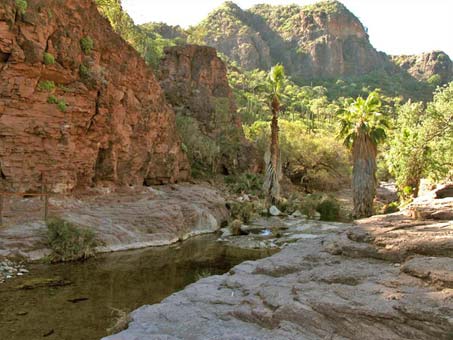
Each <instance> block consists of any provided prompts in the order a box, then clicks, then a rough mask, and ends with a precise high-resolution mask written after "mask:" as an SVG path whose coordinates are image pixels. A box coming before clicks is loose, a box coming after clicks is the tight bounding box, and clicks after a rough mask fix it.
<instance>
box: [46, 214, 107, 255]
mask: <svg viewBox="0 0 453 340" xmlns="http://www.w3.org/2000/svg"><path fill="white" fill-rule="evenodd" d="M47 228H48V232H47V241H48V245H49V247H50V249H51V250H52V254H51V255H50V260H51V261H52V262H66V261H77V260H85V259H88V258H89V257H92V256H94V254H95V248H96V247H97V246H98V245H99V242H98V241H97V240H96V238H95V234H94V232H93V231H91V230H88V229H85V228H80V227H78V226H76V225H74V224H72V223H70V222H67V221H65V220H63V219H60V218H54V219H52V220H50V221H49V222H47Z"/></svg>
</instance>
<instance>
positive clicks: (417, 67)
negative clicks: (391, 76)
mask: <svg viewBox="0 0 453 340" xmlns="http://www.w3.org/2000/svg"><path fill="white" fill-rule="evenodd" d="M392 60H393V61H394V62H395V63H396V64H397V65H398V66H399V67H401V68H402V69H403V70H405V71H407V72H408V73H409V74H410V75H411V76H413V77H414V78H416V79H418V80H422V81H430V82H433V85H440V84H445V83H447V82H450V81H453V62H452V61H451V59H450V57H449V56H448V55H447V54H446V53H444V52H442V51H433V52H429V53H423V54H420V55H402V56H393V57H392ZM433 76H435V77H437V79H436V78H433Z"/></svg>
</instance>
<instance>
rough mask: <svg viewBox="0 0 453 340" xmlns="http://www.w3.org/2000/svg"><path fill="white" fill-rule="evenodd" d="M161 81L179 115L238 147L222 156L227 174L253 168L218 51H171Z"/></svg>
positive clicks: (200, 48) (184, 48)
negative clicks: (190, 118) (193, 120)
mask: <svg viewBox="0 0 453 340" xmlns="http://www.w3.org/2000/svg"><path fill="white" fill-rule="evenodd" d="M159 79H160V83H161V86H162V88H163V89H164V91H165V95H166V97H167V100H168V102H169V103H170V104H171V105H172V106H173V108H174V110H175V111H176V112H177V113H178V114H181V115H185V116H190V117H193V118H195V119H197V121H198V122H199V123H200V125H201V128H202V132H203V133H204V134H206V135H207V136H209V137H210V138H212V139H214V140H217V141H220V144H222V143H228V144H230V146H231V145H238V149H237V150H236V152H234V151H232V150H231V149H230V150H229V152H225V154H224V155H223V156H222V158H223V159H222V164H220V165H221V167H223V169H224V170H225V171H226V172H227V173H231V172H234V170H235V169H242V170H246V169H249V168H250V167H252V168H253V160H252V159H251V154H253V151H252V148H251V146H249V145H248V143H247V142H246V139H245V137H244V133H243V130H242V124H241V120H240V117H239V115H238V114H237V111H236V104H235V101H234V96H233V92H232V90H231V88H230V86H229V84H228V78H227V68H226V65H225V63H224V62H223V61H222V60H221V59H220V58H219V57H218V56H217V51H216V50H215V49H214V48H212V47H206V46H197V45H185V46H177V47H169V48H167V49H166V50H165V56H164V58H163V60H162V61H161V64H160V69H159ZM222 149H223V148H222ZM231 151H232V152H231Z"/></svg>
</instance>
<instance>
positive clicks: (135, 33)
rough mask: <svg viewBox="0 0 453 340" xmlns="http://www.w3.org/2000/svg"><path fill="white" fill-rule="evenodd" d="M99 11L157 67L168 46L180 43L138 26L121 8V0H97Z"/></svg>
mask: <svg viewBox="0 0 453 340" xmlns="http://www.w3.org/2000/svg"><path fill="white" fill-rule="evenodd" d="M96 4H97V6H98V9H99V11H100V12H101V13H102V14H103V15H104V16H105V17H106V18H107V19H108V20H109V21H110V24H111V25H112V27H113V29H114V30H115V31H116V32H117V33H118V34H120V35H121V37H122V38H123V39H124V40H126V41H127V42H128V43H129V44H131V45H132V46H133V47H134V48H135V49H136V50H137V51H138V52H139V53H140V54H141V55H142V56H143V58H144V59H145V61H146V62H147V63H148V64H149V65H151V66H153V67H154V68H156V67H157V65H158V64H159V61H160V59H161V58H162V56H163V51H164V48H165V47H166V46H173V45H176V44H178V43H180V42H181V41H180V39H179V38H175V39H165V38H163V37H162V36H161V35H160V34H159V33H157V32H155V31H154V30H152V29H151V28H150V27H149V26H146V25H145V26H142V27H140V26H137V25H135V24H134V21H133V20H132V18H131V17H130V16H129V15H128V14H127V13H126V12H125V11H124V10H123V8H122V7H121V0H96Z"/></svg>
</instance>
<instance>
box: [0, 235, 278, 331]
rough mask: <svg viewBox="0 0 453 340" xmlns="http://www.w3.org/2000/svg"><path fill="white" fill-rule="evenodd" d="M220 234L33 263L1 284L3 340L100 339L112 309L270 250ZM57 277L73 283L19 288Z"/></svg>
mask: <svg viewBox="0 0 453 340" xmlns="http://www.w3.org/2000/svg"><path fill="white" fill-rule="evenodd" d="M216 238H217V237H216V236H215V235H209V236H203V237H198V238H194V239H191V240H189V241H187V242H184V243H183V244H179V245H174V246H171V247H162V248H153V249H147V250H140V251H131V252H124V253H116V254H108V255H104V256H101V257H98V258H97V259H95V260H91V261H88V262H85V263H82V264H59V265H36V266H33V267H32V268H31V274H30V275H28V276H27V277H23V278H20V279H17V280H14V281H13V282H8V283H7V284H6V285H2V286H0V339H8V340H9V339H11V340H16V339H17V340H22V339H23V340H33V339H43V338H45V339H58V340H62V339H64V340H72V339H74V340H80V339H84V340H90V339H99V338H101V337H103V336H105V335H106V329H107V328H109V327H111V326H112V325H113V323H114V321H115V315H114V313H113V312H112V308H114V309H119V310H123V311H128V312H129V311H131V310H133V309H136V308H138V307H139V306H141V305H144V304H153V303H157V302H160V301H161V300H162V299H164V298H165V297H167V296H169V295H171V294H172V293H174V292H176V291H178V290H180V289H182V288H184V287H185V286H187V285H188V284H190V283H192V282H194V281H196V280H197V279H198V278H199V277H200V276H201V275H206V274H208V273H210V274H212V275H214V274H221V273H224V272H226V271H228V270H229V269H230V268H231V267H233V266H234V265H236V264H239V263H241V262H243V261H245V260H254V259H258V258H262V257H265V256H268V255H270V254H271V253H270V252H271V251H270V250H244V249H237V248H231V247H228V246H226V245H224V244H220V243H218V242H216ZM56 277H59V278H61V279H64V280H69V281H70V282H71V284H70V285H66V286H63V287H43V288H36V289H32V290H19V289H17V287H18V286H19V285H21V284H23V283H24V282H26V281H27V280H30V278H56Z"/></svg>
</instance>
